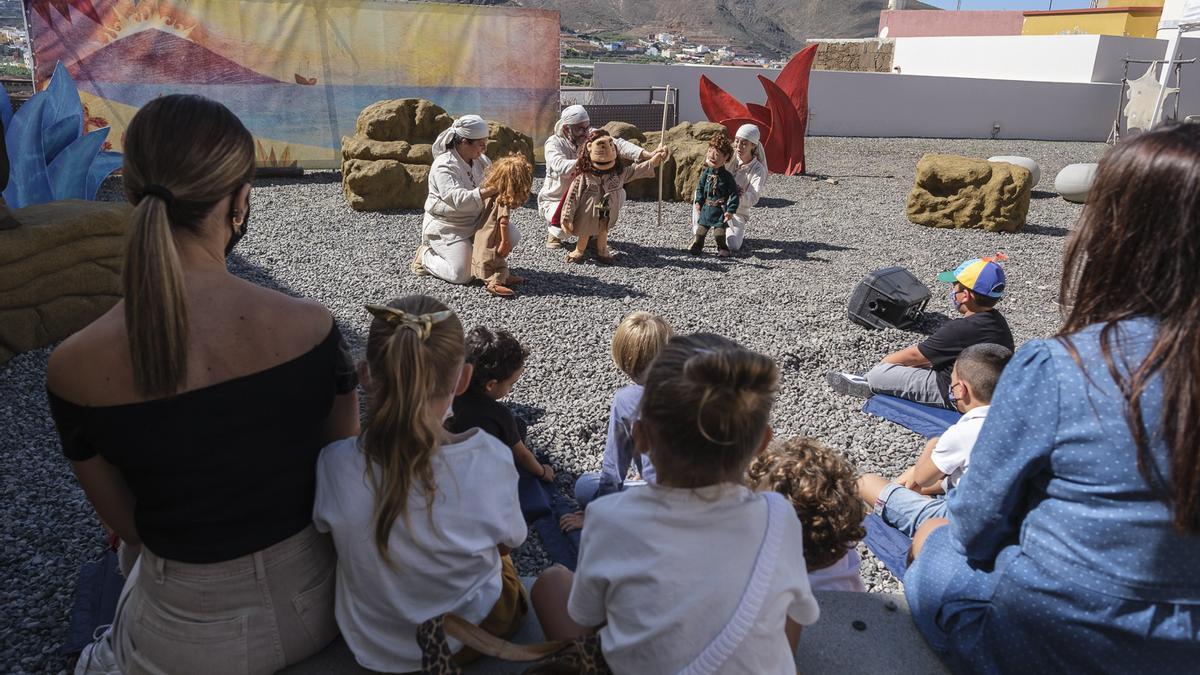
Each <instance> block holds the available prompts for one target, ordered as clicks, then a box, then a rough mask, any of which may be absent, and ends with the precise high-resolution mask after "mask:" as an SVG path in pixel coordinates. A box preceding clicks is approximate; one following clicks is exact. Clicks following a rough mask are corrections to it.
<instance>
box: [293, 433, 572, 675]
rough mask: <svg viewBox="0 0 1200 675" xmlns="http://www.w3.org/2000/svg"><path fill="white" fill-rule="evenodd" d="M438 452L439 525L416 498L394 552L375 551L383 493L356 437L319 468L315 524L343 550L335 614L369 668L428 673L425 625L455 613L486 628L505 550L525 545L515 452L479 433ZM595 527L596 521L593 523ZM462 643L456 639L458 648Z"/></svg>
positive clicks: (399, 524)
mask: <svg viewBox="0 0 1200 675" xmlns="http://www.w3.org/2000/svg"><path fill="white" fill-rule="evenodd" d="M450 440H451V442H449V443H447V444H445V445H443V446H442V447H441V448H440V449H439V450H438V452H437V453H436V454H435V455H434V459H433V467H434V471H433V475H434V484H435V485H436V486H437V496H436V498H435V501H434V505H433V522H432V523H431V522H430V518H429V511H428V510H427V509H426V507H425V497H424V495H423V494H421V493H420V492H417V491H414V494H410V495H409V501H408V522H407V523H406V522H405V520H404V518H403V517H400V518H397V519H396V522H395V524H394V525H393V526H392V535H391V539H390V540H389V542H388V551H389V553H390V556H391V562H392V563H393V566H391V567H389V566H388V564H387V563H386V562H385V561H384V560H383V559H382V558H381V557H380V555H379V552H378V549H377V548H376V547H375V526H374V522H373V521H372V513H373V508H374V494H373V490H372V488H371V487H370V485H369V483H368V481H367V479H366V476H365V467H366V464H365V461H366V459H365V457H364V455H363V454H362V452H361V451H360V450H359V449H358V439H357V438H347V439H343V440H341V441H337V442H336V443H332V444H330V445H328V446H326V447H325V449H324V450H322V451H321V457H320V459H319V460H318V462H317V497H316V503H315V505H314V507H313V521H314V523H315V524H316V527H317V529H318V530H320V531H322V532H331V533H332V534H333V543H334V546H335V547H336V548H337V554H338V564H337V594H336V600H335V612H334V613H335V616H336V618H337V623H338V627H339V628H340V629H341V631H342V637H344V638H345V639H346V644H347V645H349V647H350V650H351V651H352V652H353V653H354V657H355V659H357V660H358V663H359V664H360V665H362V666H363V667H365V668H370V669H371V670H380V671H385V672H408V671H415V670H420V669H421V650H420V648H419V647H417V642H416V634H417V627H418V626H420V625H421V623H423V622H424V621H426V620H427V619H430V618H432V617H434V616H438V615H440V614H443V613H445V612H454V613H455V614H458V615H459V616H462V617H463V618H464V619H466V620H468V621H471V622H473V623H479V622H480V621H482V620H483V619H484V617H486V616H487V615H488V613H489V612H490V611H491V610H492V606H493V605H495V604H496V601H497V600H499V599H500V587H501V579H500V552H499V550H498V549H497V548H496V547H497V545H498V544H504V545H505V546H509V547H512V548H516V547H517V546H520V545H521V543H522V542H524V541H525V535H526V530H525V519H524V517H522V516H521V505H520V503H519V502H518V501H517V470H516V468H515V467H514V466H513V460H512V450H510V449H509V448H507V447H505V445H504V444H503V443H501V442H500V441H498V440H496V439H495V438H494V437H492V436H490V435H489V434H487V433H485V432H483V431H480V430H479V429H472V430H471V431H468V432H466V433H464V434H459V435H456V436H452V437H451V439H450ZM589 524H590V523H589ZM458 647H459V644H458V643H457V642H456V641H451V648H453V649H458Z"/></svg>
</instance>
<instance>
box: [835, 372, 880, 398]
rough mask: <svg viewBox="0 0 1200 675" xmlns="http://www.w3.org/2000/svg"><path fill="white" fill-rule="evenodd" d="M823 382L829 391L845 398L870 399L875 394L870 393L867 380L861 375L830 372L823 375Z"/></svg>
mask: <svg viewBox="0 0 1200 675" xmlns="http://www.w3.org/2000/svg"><path fill="white" fill-rule="evenodd" d="M825 382H827V383H828V384H829V387H830V388H831V389H833V390H834V391H836V392H837V393H839V394H843V395H845V396H856V397H858V398H871V396H873V395H874V394H875V392H873V391H871V385H869V384H867V378H865V377H863V376H862V375H853V374H851V373H839V372H837V371H834V370H831V371H829V372H828V373H825Z"/></svg>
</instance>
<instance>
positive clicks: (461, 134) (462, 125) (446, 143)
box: [433, 115, 488, 157]
mask: <svg viewBox="0 0 1200 675" xmlns="http://www.w3.org/2000/svg"><path fill="white" fill-rule="evenodd" d="M456 136H457V137H458V138H466V139H468V140H472V141H477V140H479V139H481V138H487V137H488V124H487V122H485V121H484V120H483V118H482V117H480V116H479V115H463V116H462V117H460V118H458V119H456V120H454V124H451V125H450V128H449V129H446V130H445V131H443V132H442V133H440V134H438V137H437V140H436V141H434V142H433V155H434V157H436V156H438V155H440V154H442V153H443V152H446V151H447V150H449V149H450V145H451V142H452V141H453V140H454V138H455V137H456Z"/></svg>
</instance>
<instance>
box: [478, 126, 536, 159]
mask: <svg viewBox="0 0 1200 675" xmlns="http://www.w3.org/2000/svg"><path fill="white" fill-rule="evenodd" d="M484 154H486V155H487V156H488V159H490V160H492V161H493V162H494V161H496V160H497V159H500V158H501V157H507V156H508V155H522V156H524V157H525V161H527V162H529V163H530V164H533V139H532V138H530V137H528V136H526V135H525V134H523V133H521V132H519V131H517V130H516V129H513V128H512V127H510V126H508V125H507V124H501V123H500V122H493V121H491V120H488V144H487V150H485V151H484Z"/></svg>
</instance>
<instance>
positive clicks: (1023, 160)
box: [988, 155, 1042, 187]
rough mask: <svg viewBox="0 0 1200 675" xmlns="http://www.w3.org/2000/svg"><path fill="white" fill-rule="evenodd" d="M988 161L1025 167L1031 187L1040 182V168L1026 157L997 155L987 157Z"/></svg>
mask: <svg viewBox="0 0 1200 675" xmlns="http://www.w3.org/2000/svg"><path fill="white" fill-rule="evenodd" d="M988 161H989V162H1006V163H1008V164H1016V165H1017V166H1023V167H1025V168H1026V169H1028V170H1029V173H1030V175H1031V176H1032V180H1033V185H1032V186H1031V187H1037V186H1038V183H1040V182H1042V167H1040V166H1038V163H1037V162H1035V161H1033V160H1032V159H1030V158H1028V157H1021V156H1019V155H997V156H995V157H988Z"/></svg>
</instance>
